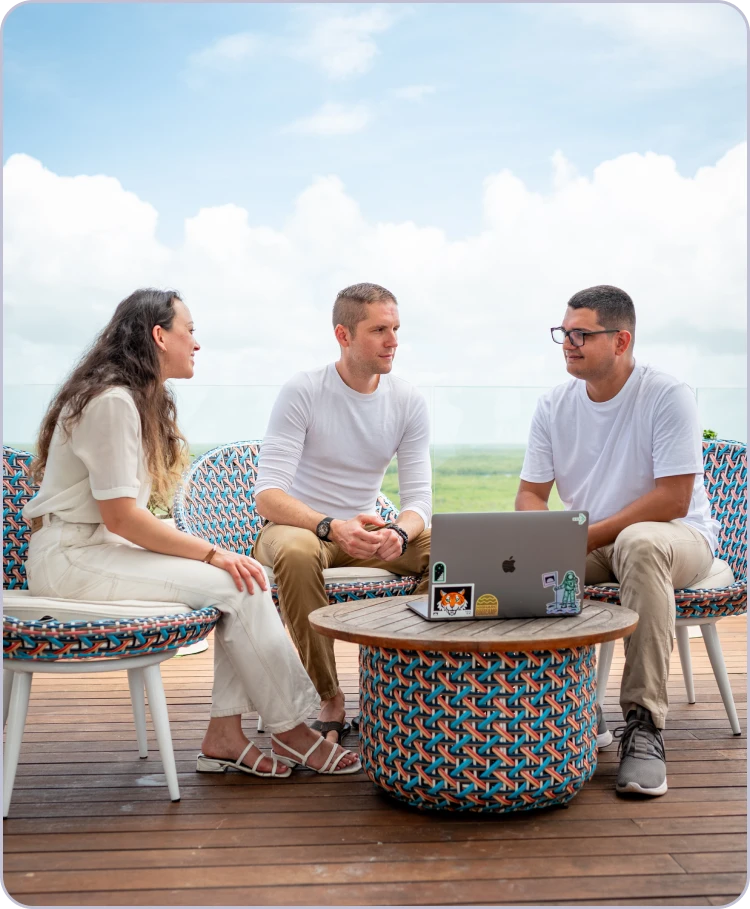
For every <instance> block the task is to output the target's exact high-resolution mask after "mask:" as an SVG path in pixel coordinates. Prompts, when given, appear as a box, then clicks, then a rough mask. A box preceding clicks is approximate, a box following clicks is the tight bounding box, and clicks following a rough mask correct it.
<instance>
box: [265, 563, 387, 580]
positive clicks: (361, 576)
mask: <svg viewBox="0 0 750 909" xmlns="http://www.w3.org/2000/svg"><path fill="white" fill-rule="evenodd" d="M264 568H265V569H266V572H267V573H268V580H269V581H270V582H271V583H272V584H275V583H276V581H275V580H274V576H273V568H269V567H268V566H267V565H265V566H264ZM397 577H398V575H397V574H392V573H391V572H390V571H386V570H385V569H384V568H357V567H356V566H355V567H353V568H326V570H325V571H324V572H323V579H324V581H325V582H326V584H356V583H357V581H363V582H367V581H391V580H393V579H394V578H397Z"/></svg>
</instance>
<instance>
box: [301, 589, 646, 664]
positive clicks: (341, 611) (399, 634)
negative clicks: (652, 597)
mask: <svg viewBox="0 0 750 909" xmlns="http://www.w3.org/2000/svg"><path fill="white" fill-rule="evenodd" d="M414 599H415V597H413V596H411V597H409V596H406V597H391V598H389V599H387V601H381V602H386V603H387V606H386V608H385V609H384V608H383V607H381V606H380V604H379V602H378V601H377V600H375V601H373V602H374V603H376V604H377V606H376V608H374V609H366V608H363V607H362V606H361V605H359V604H352V603H336V604H335V605H332V606H327V607H325V608H324V609H317V610H315V612H313V613H311V615H310V624H311V625H312V626H313V628H315V630H316V631H318V632H320V633H321V634H325V635H328V636H329V637H333V638H338V639H340V640H344V641H353V642H356V643H360V644H364V645H367V646H371V647H392V648H396V649H401V650H404V649H415V648H416V649H419V650H437V651H449V652H453V653H459V652H484V653H490V652H493V653H496V652H501V651H515V650H520V651H528V650H549V649H563V648H569V647H584V646H589V645H591V644H595V643H599V642H602V641H613V640H616V639H617V638H620V637H624V636H626V635H629V634H630V633H631V632H632V631H633V629H634V628H635V626H636V625H637V624H638V616H637V615H636V614H635V613H634V612H632V611H631V610H630V609H624V608H623V607H622V606H618V607H611V606H608V605H606V604H604V603H595V602H594V601H593V600H584V601H583V609H582V610H581V613H580V615H577V616H566V617H564V618H553V619H549V618H544V619H528V620H521V622H520V624H518V620H511V621H509V622H507V623H506V622H502V623H500V624H498V623H497V622H484V621H481V620H471V621H457V622H426V621H422V622H421V625H420V624H415V623H414V622H412V621H411V619H410V618H409V615H410V614H412V613H411V610H410V609H409V607H408V605H407V604H408V603H409V602H410V601H412V600H414ZM417 599H418V598H417ZM396 617H399V618H400V617H404V618H407V619H408V622H406V623H404V625H403V626H402V627H398V623H397V622H395V621H394V620H395V618H396Z"/></svg>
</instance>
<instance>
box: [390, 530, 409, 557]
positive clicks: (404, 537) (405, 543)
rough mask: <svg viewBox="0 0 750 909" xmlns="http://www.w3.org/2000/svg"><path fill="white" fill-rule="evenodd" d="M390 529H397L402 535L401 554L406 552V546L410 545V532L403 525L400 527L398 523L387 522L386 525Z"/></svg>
mask: <svg viewBox="0 0 750 909" xmlns="http://www.w3.org/2000/svg"><path fill="white" fill-rule="evenodd" d="M385 526H386V527H387V528H388V529H389V530H395V531H396V533H397V534H398V535H399V536H400V537H401V555H403V554H404V553H405V552H406V547H407V546H408V545H409V534H408V533H407V532H406V531H405V530H404V528H403V527H399V526H398V524H386V525H385Z"/></svg>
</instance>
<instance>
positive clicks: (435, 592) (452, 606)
mask: <svg viewBox="0 0 750 909" xmlns="http://www.w3.org/2000/svg"><path fill="white" fill-rule="evenodd" d="M432 615H433V616H436V617H439V618H443V617H444V618H446V619H457V618H466V617H470V616H473V615H474V585H473V584H451V585H450V586H446V585H444V584H443V585H442V586H440V587H433V588H432Z"/></svg>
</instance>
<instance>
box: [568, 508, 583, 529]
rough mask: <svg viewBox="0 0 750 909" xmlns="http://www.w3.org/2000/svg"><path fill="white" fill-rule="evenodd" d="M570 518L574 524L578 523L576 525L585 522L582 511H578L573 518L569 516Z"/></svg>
mask: <svg viewBox="0 0 750 909" xmlns="http://www.w3.org/2000/svg"><path fill="white" fill-rule="evenodd" d="M571 520H572V521H573V523H574V524H578V526H579V527H580V526H581V524H585V523H586V515H585V514H584V513H583V512H582V511H580V512H579V513H578V514H577V515H576V516H575V517H574V518H571Z"/></svg>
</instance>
